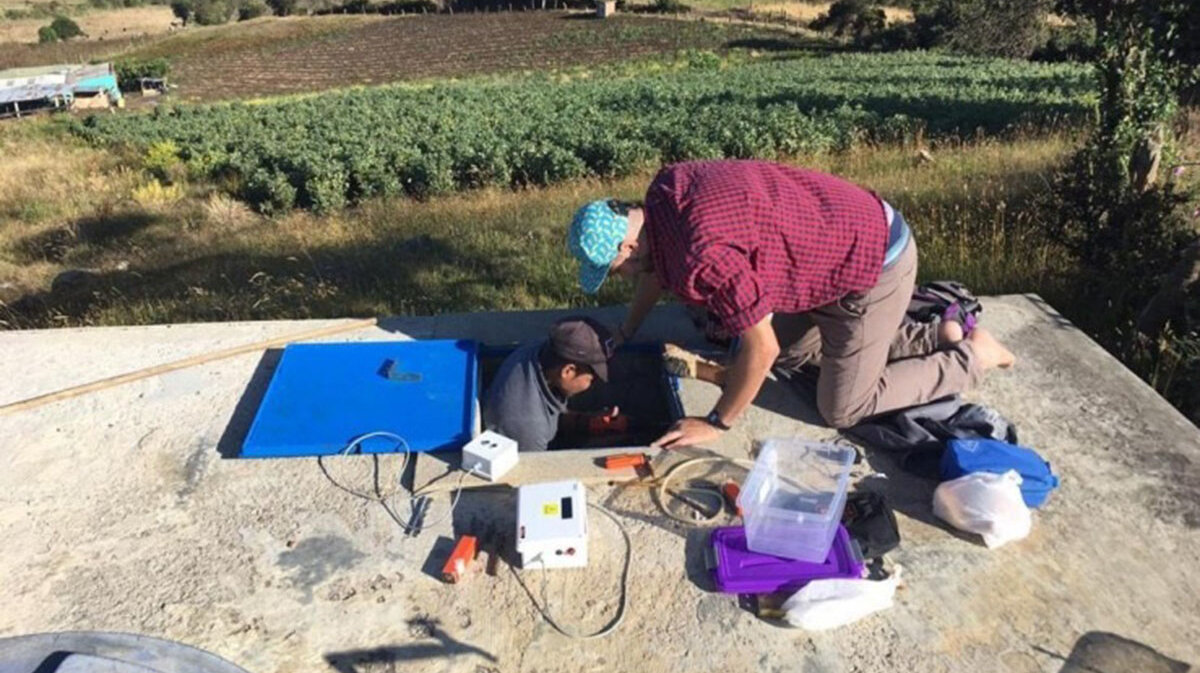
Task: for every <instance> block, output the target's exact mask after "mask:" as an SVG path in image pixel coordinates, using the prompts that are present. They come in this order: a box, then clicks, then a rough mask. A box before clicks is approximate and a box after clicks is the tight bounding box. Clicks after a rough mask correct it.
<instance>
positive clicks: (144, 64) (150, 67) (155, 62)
mask: <svg viewBox="0 0 1200 673" xmlns="http://www.w3.org/2000/svg"><path fill="white" fill-rule="evenodd" d="M113 70H115V71H116V73H117V86H119V87H120V88H121V91H137V90H139V89H140V88H141V85H140V84H139V82H138V80H139V79H141V78H142V77H157V78H162V77H166V76H167V73H168V72H170V70H171V63H170V61H168V60H167V59H165V58H149V59H140V58H123V59H121V60H119V61H116V62H115V63H113Z"/></svg>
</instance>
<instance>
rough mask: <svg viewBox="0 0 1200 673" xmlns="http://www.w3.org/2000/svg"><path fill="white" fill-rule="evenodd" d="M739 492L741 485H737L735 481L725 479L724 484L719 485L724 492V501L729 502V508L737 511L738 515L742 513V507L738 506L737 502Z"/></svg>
mask: <svg viewBox="0 0 1200 673" xmlns="http://www.w3.org/2000/svg"><path fill="white" fill-rule="evenodd" d="M741 492H742V489H741V487H740V486H738V485H737V482H735V481H727V482H725V485H724V486H722V487H721V493H723V494H725V501H726V502H728V503H729V508H730V509H732V510H733V511H734V512H737V515H738V516H741V515H742V508H741V507H738V504H737V499H738V495H739V494H740V493H741Z"/></svg>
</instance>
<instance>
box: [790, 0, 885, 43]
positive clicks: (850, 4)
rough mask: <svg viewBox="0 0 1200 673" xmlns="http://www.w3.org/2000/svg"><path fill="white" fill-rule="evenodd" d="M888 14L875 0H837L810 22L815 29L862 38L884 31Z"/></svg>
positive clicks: (839, 35) (840, 35)
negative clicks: (826, 10)
mask: <svg viewBox="0 0 1200 673" xmlns="http://www.w3.org/2000/svg"><path fill="white" fill-rule="evenodd" d="M886 25H887V15H886V14H884V13H883V8H882V7H880V6H879V5H878V4H876V2H875V1H874V0H837V2H834V3H833V4H832V5H830V6H829V11H828V12H826V13H824V14H822V15H821V16H819V17H817V18H816V19H814V20H813V21H812V23H811V24H809V27H810V28H812V29H813V30H819V31H825V32H832V33H833V34H834V35H836V36H838V37H842V36H849V37H853V38H854V39H856V40H862V39H864V38H866V37H869V36H871V35H875V34H877V33H880V32H882V31H883V29H884V27H885V26H886Z"/></svg>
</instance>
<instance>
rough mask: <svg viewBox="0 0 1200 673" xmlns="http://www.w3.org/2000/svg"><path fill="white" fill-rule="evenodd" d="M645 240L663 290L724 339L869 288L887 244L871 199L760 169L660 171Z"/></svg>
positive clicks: (777, 169)
mask: <svg viewBox="0 0 1200 673" xmlns="http://www.w3.org/2000/svg"><path fill="white" fill-rule="evenodd" d="M645 231H646V235H647V241H648V242H649V245H650V254H651V259H652V261H653V263H654V270H655V272H656V273H657V274H658V277H659V280H660V281H661V282H662V284H663V286H664V287H665V288H667V289H669V290H671V291H672V292H674V293H675V294H676V295H677V296H678V297H679V298H680V299H682V300H683V301H685V302H688V303H691V304H700V305H703V306H706V307H707V308H708V309H709V311H711V312H712V313H713V314H714V315H716V316H717V317H718V318H719V319H720V320H721V323H722V326H723V327H724V328H725V329H726V330H728V331H729V332H730V333H731V334H741V333H742V332H744V331H746V329H748V328H749V327H751V326H753V325H756V324H758V322H759V321H761V320H762V319H763V318H765V317H766V316H767V315H769V314H771V313H774V312H780V313H800V312H803V311H808V310H810V309H814V308H817V307H819V306H824V305H825V304H828V303H830V302H833V301H836V300H838V299H840V298H842V297H843V296H845V295H847V294H849V293H851V292H861V291H865V290H867V289H869V288H871V287H873V286H874V285H875V282H876V281H877V280H878V279H879V274H880V272H881V271H882V269H883V256H884V249H885V248H886V247H887V238H888V226H887V222H886V218H885V216H884V212H883V206H882V203H881V202H880V200H879V198H878V197H876V196H875V195H874V194H872V193H871V192H868V191H866V190H865V189H863V188H861V187H858V186H856V185H853V184H850V183H849V182H846V181H844V180H841V179H839V178H836V177H833V176H832V175H826V174H824V173H817V172H815V171H806V170H802V169H799V168H794V167H791V166H783V165H780V164H774V163H770V162H766V161H699V162H689V163H681V164H675V165H672V166H667V167H666V168H664V169H662V170H661V171H660V172H659V173H658V176H657V177H655V179H654V182H653V183H651V184H650V189H649V190H648V191H647V192H646V224H645Z"/></svg>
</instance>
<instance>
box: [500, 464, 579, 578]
mask: <svg viewBox="0 0 1200 673" xmlns="http://www.w3.org/2000/svg"><path fill="white" fill-rule="evenodd" d="M587 514H588V511H587V491H586V490H584V488H583V484H582V483H580V482H578V481H554V482H550V483H546V484H530V485H528V486H522V487H520V488H519V489H517V538H516V539H517V553H518V554H520V555H521V567H522V568H582V567H584V566H586V565H587V557H588V527H587V519H588V517H587Z"/></svg>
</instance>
